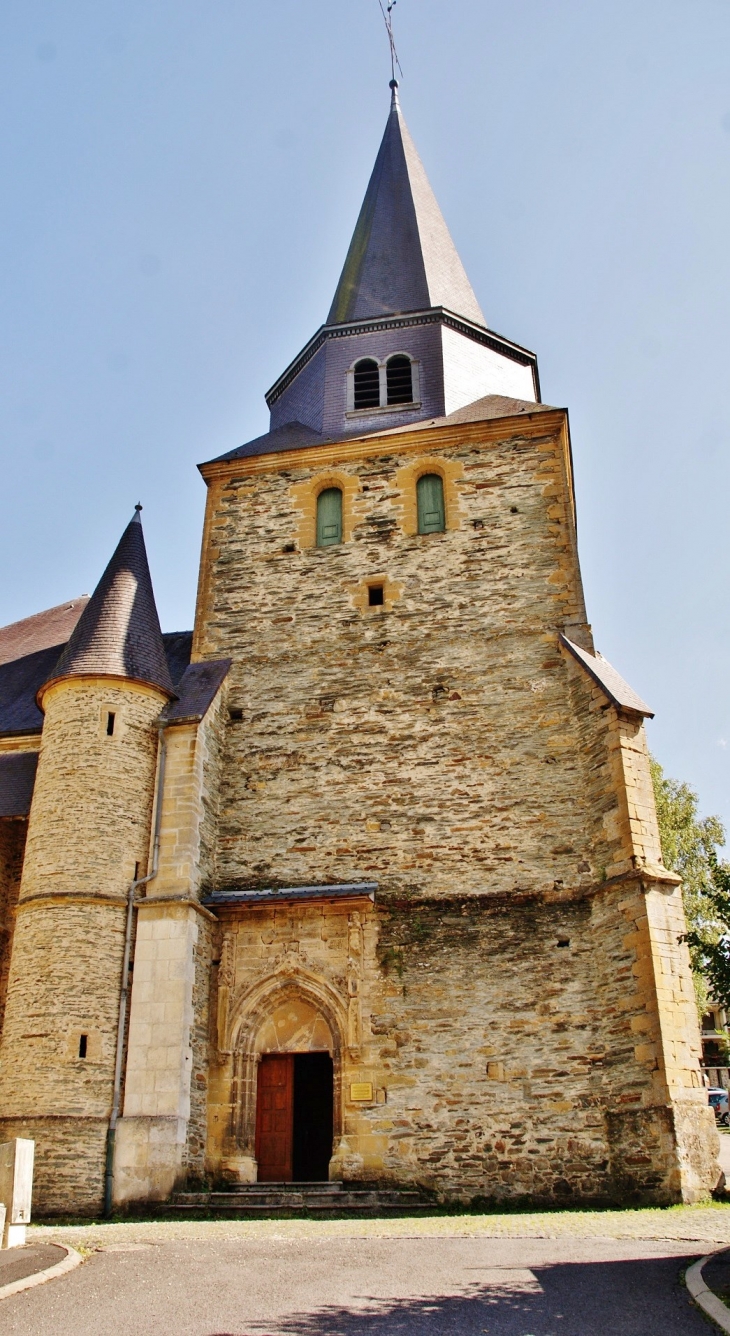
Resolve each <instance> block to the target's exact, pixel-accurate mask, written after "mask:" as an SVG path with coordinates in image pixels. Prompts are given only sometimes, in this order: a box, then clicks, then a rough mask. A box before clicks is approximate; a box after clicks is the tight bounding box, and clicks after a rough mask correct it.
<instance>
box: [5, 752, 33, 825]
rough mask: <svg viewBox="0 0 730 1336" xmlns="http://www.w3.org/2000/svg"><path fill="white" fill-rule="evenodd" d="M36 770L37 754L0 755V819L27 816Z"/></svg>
mask: <svg viewBox="0 0 730 1336" xmlns="http://www.w3.org/2000/svg"><path fill="white" fill-rule="evenodd" d="M37 768H38V752H8V753H6V754H5V755H4V756H3V755H0V817H12V816H27V815H28V813H29V811H30V800H31V798H32V797H33V785H34V784H35V772H36V770H37Z"/></svg>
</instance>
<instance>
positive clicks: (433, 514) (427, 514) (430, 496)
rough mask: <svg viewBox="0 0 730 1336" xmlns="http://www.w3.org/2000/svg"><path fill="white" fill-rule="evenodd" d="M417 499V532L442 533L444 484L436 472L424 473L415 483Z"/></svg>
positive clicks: (444, 521)
mask: <svg viewBox="0 0 730 1336" xmlns="http://www.w3.org/2000/svg"><path fill="white" fill-rule="evenodd" d="M416 498H417V501H418V532H419V533H443V532H444V529H445V528H446V516H445V513H444V484H443V482H442V480H441V478H439V476H438V474H437V473H425V474H424V476H423V477H422V478H419V479H418V483H417V485H416Z"/></svg>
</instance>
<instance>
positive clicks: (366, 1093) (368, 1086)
mask: <svg viewBox="0 0 730 1336" xmlns="http://www.w3.org/2000/svg"><path fill="white" fill-rule="evenodd" d="M372 1097H373V1086H372V1082H371V1081H354V1082H353V1084H352V1085H351V1086H350V1099H351V1100H355V1101H358V1100H362V1101H367V1100H369V1099H372Z"/></svg>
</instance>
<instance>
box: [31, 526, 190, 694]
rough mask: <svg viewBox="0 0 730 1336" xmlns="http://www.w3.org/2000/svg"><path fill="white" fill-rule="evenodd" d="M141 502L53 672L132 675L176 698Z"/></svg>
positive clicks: (76, 674) (70, 674) (117, 675)
mask: <svg viewBox="0 0 730 1336" xmlns="http://www.w3.org/2000/svg"><path fill="white" fill-rule="evenodd" d="M140 510H141V506H139V507H137V508H136V510H135V514H134V517H133V519H131V520H130V522H129V524H128V525H127V527H126V529H125V530H124V533H123V534H122V536H121V538H120V540H119V544H118V546H117V549H116V551H115V553H114V555H113V557H112V559H111V561H110V562H109V565H108V566H107V568H106V570H105V571H104V574H103V575H102V577H101V579H100V581H99V583H98V585H97V586H96V589H95V590H94V593H93V594H92V596H91V598H90V600H89V602H88V604H87V605H86V608H85V609H84V611H83V613H82V615H81V617H80V618H79V620H78V622H77V624H76V626H75V628H74V630H73V632H72V635H71V639H70V640H69V642H68V644H67V645H66V648H65V649H64V651H63V654H62V655H61V657H60V659H59V660H58V663H57V664H56V667H55V668H54V670H53V673H52V674H51V678H50V679H49V680H50V681H55V680H56V679H57V678H59V677H80V676H84V677H86V676H89V675H92V676H97V675H98V676H100V677H127V678H130V677H131V678H135V679H136V680H137V681H140V682H148V683H150V685H152V686H157V687H161V688H162V690H163V691H167V692H169V694H170V696H174V694H175V692H174V689H173V685H172V681H171V680H170V672H169V669H168V666H167V659H166V658H165V650H164V646H163V643H162V632H161V630H160V620H159V617H158V616H157V607H156V604H155V596H154V594H153V592H152V580H151V578H150V568H149V565H148V562H147V551H146V548H145V542H144V534H143V532H142V522H141V519H140V513H139V512H140Z"/></svg>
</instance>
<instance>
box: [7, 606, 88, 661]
mask: <svg viewBox="0 0 730 1336" xmlns="http://www.w3.org/2000/svg"><path fill="white" fill-rule="evenodd" d="M88 601H89V595H88V594H82V595H81V597H80V598H73V599H70V600H69V602H68V603H58V604H57V605H56V607H55V608H46V610H45V612H36V613H34V614H33V616H32V617H24V618H23V619H22V621H19V622H11V624H10V625H9V626H0V664H3V663H11V662H12V660H13V659H21V658H23V657H24V655H26V654H35V653H36V652H37V651H38V650H42V649H48V648H49V647H50V646H51V645H56V646H57V647H58V654H60V653H61V648H62V646H63V645H65V644H66V641H67V640H68V638H69V636H70V634H71V632H72V631H73V629H74V627H75V625H76V623H77V621H78V620H79V617H80V616H81V614H82V612H83V611H84V608H85V607H86V604H87V603H88ZM56 657H58V655H57V656H56Z"/></svg>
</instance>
